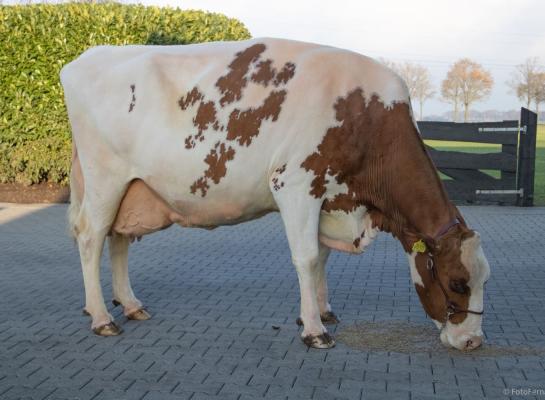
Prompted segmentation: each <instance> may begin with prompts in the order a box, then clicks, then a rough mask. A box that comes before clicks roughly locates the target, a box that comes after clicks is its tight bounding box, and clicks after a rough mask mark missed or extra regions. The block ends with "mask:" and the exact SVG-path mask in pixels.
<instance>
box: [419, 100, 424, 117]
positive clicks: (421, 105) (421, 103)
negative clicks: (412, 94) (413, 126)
mask: <svg viewBox="0 0 545 400" xmlns="http://www.w3.org/2000/svg"><path fill="white" fill-rule="evenodd" d="M423 104H424V102H423V101H422V100H420V121H422V107H423Z"/></svg>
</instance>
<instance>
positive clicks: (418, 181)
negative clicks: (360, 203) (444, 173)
mask: <svg viewBox="0 0 545 400" xmlns="http://www.w3.org/2000/svg"><path fill="white" fill-rule="evenodd" d="M415 145H416V146H415ZM406 148H409V149H410V148H413V149H414V148H416V149H418V150H420V149H422V151H415V152H414V153H412V154H410V153H408V152H401V154H397V161H398V162H397V163H396V165H397V168H394V169H390V170H389V173H387V174H385V175H384V176H385V178H384V180H382V182H380V185H384V186H385V187H386V188H387V189H388V190H385V191H384V190H383V191H381V195H380V196H377V198H376V201H374V202H373V203H374V204H373V205H374V206H375V207H376V208H378V210H377V211H378V212H376V213H375V217H376V218H375V220H376V221H377V223H376V224H377V225H378V226H379V228H381V229H382V230H385V231H388V232H391V233H392V234H393V235H394V236H395V237H397V238H398V239H399V240H400V241H401V243H402V245H403V247H404V248H405V249H406V250H407V251H408V250H409V249H410V248H411V246H412V244H413V243H414V241H415V240H418V238H421V237H428V238H434V237H435V236H436V235H437V234H438V233H439V232H440V231H441V230H442V229H443V228H444V227H445V226H448V224H449V222H451V221H453V220H454V219H455V218H456V216H457V211H456V208H455V207H454V206H453V205H452V204H451V203H450V201H449V199H448V196H447V194H446V192H445V189H444V187H443V184H442V183H441V180H440V178H439V176H438V174H437V171H436V169H435V167H434V166H433V163H432V161H431V159H430V158H429V156H428V154H427V152H426V151H425V150H424V148H423V144H422V142H420V145H418V144H416V143H411V144H410V145H409V144H408V145H407V147H406ZM380 214H382V215H380ZM372 215H373V214H372ZM381 219H382V220H381Z"/></svg>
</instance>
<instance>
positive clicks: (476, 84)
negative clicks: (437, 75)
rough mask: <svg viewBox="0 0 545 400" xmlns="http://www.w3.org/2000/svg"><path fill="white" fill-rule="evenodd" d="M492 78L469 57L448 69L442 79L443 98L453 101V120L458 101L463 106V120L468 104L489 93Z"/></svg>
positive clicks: (492, 81) (466, 117)
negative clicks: (444, 77) (445, 76)
mask: <svg viewBox="0 0 545 400" xmlns="http://www.w3.org/2000/svg"><path fill="white" fill-rule="evenodd" d="M493 84H494V80H493V79H492V74H490V72H489V71H487V70H485V69H484V68H483V67H482V66H481V65H480V64H478V63H476V62H475V61H472V60H470V59H469V58H463V59H461V60H459V61H457V62H456V63H455V64H454V65H453V66H452V67H451V68H450V70H449V71H448V73H447V78H446V79H445V80H444V81H443V85H442V87H441V89H442V90H441V94H442V96H443V98H444V99H445V100H446V101H448V102H451V103H454V114H455V120H456V118H457V114H458V109H457V107H458V102H461V103H462V104H463V106H464V122H466V121H467V119H468V116H469V106H470V105H471V104H473V103H474V102H476V101H479V100H482V99H484V98H485V97H486V96H488V95H489V94H490V91H491V90H492V85H493Z"/></svg>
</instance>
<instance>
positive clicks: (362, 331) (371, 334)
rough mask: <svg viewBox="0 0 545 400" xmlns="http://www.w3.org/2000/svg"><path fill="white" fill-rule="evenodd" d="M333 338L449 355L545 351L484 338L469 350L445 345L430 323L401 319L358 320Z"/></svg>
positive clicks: (357, 345)
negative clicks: (488, 340)
mask: <svg viewBox="0 0 545 400" xmlns="http://www.w3.org/2000/svg"><path fill="white" fill-rule="evenodd" d="M336 340H337V341H338V342H339V343H343V344H345V345H346V346H348V347H350V348H352V349H355V350H362V351H392V352H397V353H407V354H408V353H434V354H445V355H449V356H457V355H459V356H473V357H502V356H534V355H543V354H545V348H536V347H531V346H527V345H519V344H517V345H511V346H506V345H500V344H495V343H491V342H485V343H484V344H483V345H482V346H481V347H479V348H478V349H475V350H473V351H470V352H463V351H459V350H456V349H454V348H447V347H446V346H445V345H443V344H442V343H441V341H440V339H439V331H438V330H437V329H436V328H435V327H434V326H430V325H422V324H415V323H407V322H401V321H379V322H367V321H361V322H358V323H356V324H354V325H350V326H348V327H346V328H344V329H341V330H340V331H337V335H336Z"/></svg>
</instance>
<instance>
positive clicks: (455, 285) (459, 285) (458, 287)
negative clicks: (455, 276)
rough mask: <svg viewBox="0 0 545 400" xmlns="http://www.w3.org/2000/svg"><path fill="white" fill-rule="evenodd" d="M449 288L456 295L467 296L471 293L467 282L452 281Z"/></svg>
mask: <svg viewBox="0 0 545 400" xmlns="http://www.w3.org/2000/svg"><path fill="white" fill-rule="evenodd" d="M448 286H449V288H450V290H452V291H453V292H455V293H459V294H466V293H467V292H469V287H468V286H467V284H466V282H465V281H450V282H449V285H448Z"/></svg>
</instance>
